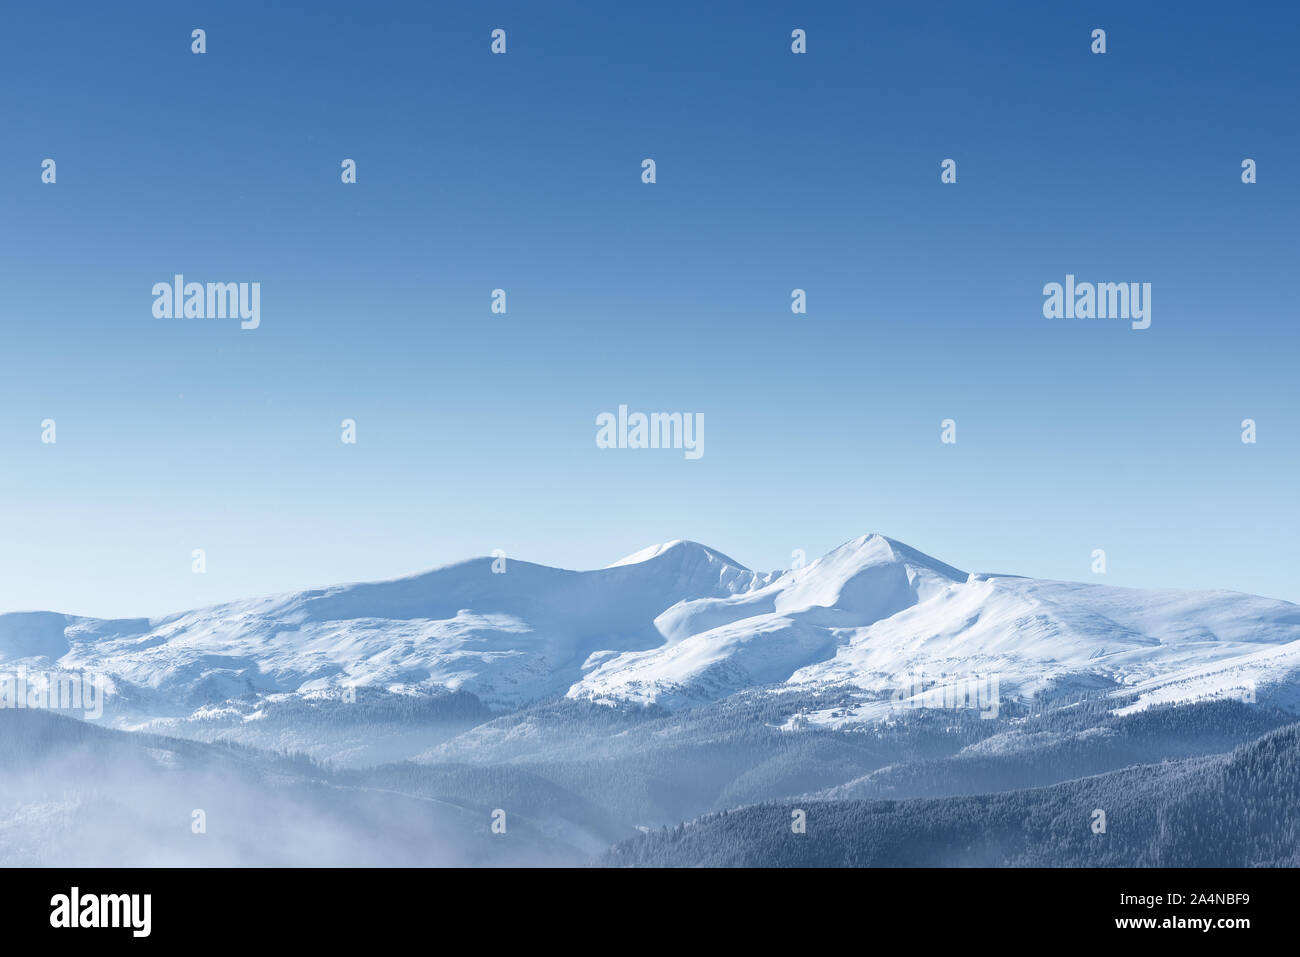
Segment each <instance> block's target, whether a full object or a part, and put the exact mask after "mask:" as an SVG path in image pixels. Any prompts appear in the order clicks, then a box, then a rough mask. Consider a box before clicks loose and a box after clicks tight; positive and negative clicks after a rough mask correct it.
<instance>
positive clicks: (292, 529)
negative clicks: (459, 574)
mask: <svg viewBox="0 0 1300 957" xmlns="http://www.w3.org/2000/svg"><path fill="white" fill-rule="evenodd" d="M894 6H895V7H897V9H891V8H887V7H880V6H876V5H872V6H870V7H868V6H867V5H861V4H852V5H850V4H819V5H816V6H815V9H812V10H810V11H803V10H800V9H799V8H798V7H792V6H791V5H788V4H776V3H743V4H741V3H723V4H709V5H698V4H684V3H683V4H677V3H657V4H654V5H652V6H650V7H643V6H633V5H614V4H608V5H600V6H597V5H591V4H589V5H580V4H550V3H548V4H536V3H492V4H471V3H456V4H450V5H447V4H438V5H436V6H435V5H431V4H409V5H407V4H383V3H377V4H371V5H366V6H363V7H355V8H354V7H353V6H352V5H346V6H344V5H341V4H340V5H337V6H336V5H332V4H321V5H317V4H294V5H290V4H276V5H267V4H263V3H222V4H186V5H178V4H162V3H158V4H144V3H141V4H134V5H131V6H129V7H126V8H122V9H120V10H117V9H109V8H107V7H96V8H86V7H83V6H81V5H72V4H69V5H64V4H58V3H54V4H42V5H39V6H32V5H24V6H19V7H14V8H12V9H10V10H7V11H6V13H5V18H6V22H5V27H4V29H3V30H2V31H0V81H2V82H0V115H3V117H4V135H3V140H2V142H3V146H2V148H0V256H2V257H3V262H4V263H5V268H4V269H3V270H0V303H2V305H0V310H2V313H0V343H2V345H3V348H0V546H2V547H0V611H4V610H15V609H31V608H51V609H56V610H60V611H68V612H75V613H81V614H93V615H100V616H125V615H156V614H162V613H165V612H169V611H174V610H179V609H182V608H187V607H192V606H195V605H199V604H205V603H209V602H214V601H219V600H224V599H231V598H238V597H244V596H249V595H254V594H261V593H267V592H274V591H280V590H288V589H293V588H300V587H306V586H309V585H320V584H330V583H335V582H341V581H350V580H358V579H372V578H383V577H390V576H395V575H400V574H405V573H409V572H413V571H416V570H419V569H422V568H427V567H430V566H434V565H439V564H444V563H447V562H450V561H456V560H459V559H462V558H466V557H470V556H474V555H483V554H487V553H489V552H490V551H492V550H493V549H495V548H501V549H504V550H505V551H506V552H507V554H508V555H510V556H511V557H516V558H522V559H528V560H532V561H539V562H544V563H547V564H554V565H563V566H567V567H576V568H588V567H597V566H600V565H603V564H606V563H608V562H610V561H613V560H614V559H616V558H618V557H620V556H622V555H624V554H626V553H628V552H631V551H635V550H636V549H638V548H640V547H642V546H644V545H647V544H650V543H652V542H658V541H664V540H668V539H673V538H691V539H695V540H698V541H702V542H705V543H707V544H710V545H712V546H714V547H716V548H719V549H721V550H722V551H724V552H727V553H728V554H730V555H733V556H734V557H736V558H737V559H739V560H740V561H742V562H745V563H746V564H748V565H750V566H751V567H757V568H762V569H769V568H778V567H784V566H788V564H789V563H790V557H791V553H792V551H793V550H795V549H802V550H804V551H805V552H806V553H807V554H808V555H809V557H812V556H815V555H817V554H821V553H822V552H824V551H826V550H827V549H829V548H832V547H834V546H835V545H837V544H839V543H840V542H842V541H844V540H846V539H849V538H852V537H855V536H857V535H859V534H862V533H864V532H867V531H879V532H882V533H884V534H887V535H891V536H893V537H895V538H899V539H902V540H903V541H906V542H908V543H909V544H911V545H914V546H915V547H917V548H920V549H921V550H923V551H926V552H929V553H931V554H933V555H935V556H937V557H939V558H942V559H943V560H945V561H948V562H950V563H952V564H955V565H958V566H959V567H963V568H967V569H969V570H985V571H1001V572H1013V573H1020V574H1027V575H1033V576H1038V577H1050V578H1066V579H1079V580H1102V581H1106V582H1108V583H1110V584H1121V585H1135V586H1177V587H1225V588H1233V589H1238V590H1243V591H1251V592H1257V593H1261V594H1266V595H1272V596H1276V597H1281V598H1287V599H1290V600H1300V585H1297V577H1296V575H1295V571H1296V560H1295V557H1294V548H1295V542H1296V538H1297V530H1298V527H1300V506H1298V505H1297V501H1298V500H1300V497H1298V496H1297V493H1296V489H1295V486H1296V481H1295V476H1296V473H1297V466H1298V465H1300V422H1298V421H1297V401H1296V400H1297V389H1298V387H1297V385H1296V374H1295V369H1296V346H1297V341H1298V339H1300V333H1297V325H1296V323H1297V319H1298V318H1300V316H1298V315H1297V301H1296V295H1295V277H1296V254H1297V249H1300V243H1298V242H1297V239H1298V238H1300V237H1297V230H1300V217H1297V212H1298V211H1300V177H1298V176H1297V175H1296V162H1297V156H1300V142H1298V139H1300V137H1298V136H1297V132H1296V125H1295V122H1294V96H1295V91H1296V89H1297V88H1300V83H1298V82H1297V81H1300V66H1297V63H1296V60H1295V56H1294V50H1293V49H1292V48H1291V46H1290V38H1291V37H1293V36H1294V35H1295V30H1296V27H1297V26H1300V12H1297V10H1296V8H1295V7H1294V5H1292V6H1290V8H1289V9H1288V8H1286V7H1281V6H1277V7H1266V6H1263V5H1260V6H1257V7H1253V8H1252V7H1250V6H1246V7H1234V8H1232V10H1231V11H1229V12H1226V13H1225V12H1224V11H1223V10H1221V9H1218V10H1216V8H1214V7H1212V6H1198V5H1196V4H1187V5H1180V6H1179V7H1178V9H1177V11H1176V12H1173V11H1172V10H1162V9H1160V8H1157V7H1152V8H1149V9H1141V10H1138V9H1131V6H1132V5H1129V4H1101V5H1090V9H1089V10H1088V11H1087V12H1084V11H1083V10H1078V11H1070V10H1066V9H1064V5H1055V4H1052V5H1046V4H1038V3H1019V4H1011V5H1007V6H1004V7H999V8H996V9H994V8H991V7H987V6H984V5H976V4H968V3H950V4H944V3H940V4H927V5H925V6H919V5H911V4H905V5H894ZM195 27H202V28H204V29H205V30H206V31H207V46H208V52H207V53H206V54H203V55H194V54H192V53H191V52H190V43H191V40H190V31H191V30H192V29H194V28H195ZM496 27H501V28H504V29H506V30H507V38H508V39H507V42H508V53H507V54H506V55H505V56H493V55H491V54H490V53H489V42H490V36H489V35H490V32H491V30H492V29H493V28H496ZM796 27H799V28H802V29H805V30H806V31H807V33H808V53H807V54H805V55H802V56H796V55H794V54H792V53H791V52H790V31H791V30H792V29H794V28H796ZM1096 27H1101V28H1104V29H1105V30H1106V31H1107V48H1108V50H1107V53H1106V54H1105V55H1100V56H1099V55H1094V54H1092V53H1091V52H1090V49H1089V47H1090V42H1091V41H1090V33H1091V31H1092V30H1093V29H1094V28H1096ZM46 157H50V158H53V159H55V160H56V162H57V164H58V167H57V170H58V181H57V183H55V184H54V185H48V184H43V183H41V181H40V164H41V161H42V160H43V159H45V158H46ZM646 157H652V158H654V159H655V161H656V163H657V174H658V176H657V178H658V181H657V182H656V183H655V184H654V185H646V184H643V183H642V182H641V178H640V174H641V161H642V159H643V158H646ZM949 157H951V158H953V159H955V160H957V163H958V182H957V183H956V184H955V185H945V184H941V183H940V180H939V172H940V169H939V166H940V162H941V161H942V160H943V159H945V158H949ZM1245 157H1250V158H1253V159H1255V160H1256V161H1257V163H1258V178H1259V181H1258V182H1257V183H1256V184H1253V185H1244V184H1242V183H1241V180H1240V164H1241V161H1242V159H1243V158H1245ZM344 158H352V159H355V160H356V162H357V164H358V182H357V183H356V184H355V185H344V184H342V183H341V182H340V177H339V173H340V168H339V164H340V162H341V161H342V160H343V159H344ZM178 272H179V273H184V274H185V275H186V277H187V278H188V279H191V280H197V281H221V282H227V281H258V282H260V283H261V284H262V307H261V311H262V323H261V327H260V328H259V329H257V330H252V331H243V330H240V329H239V328H238V325H237V324H235V323H229V322H220V321H214V322H206V321H201V320H159V319H155V318H154V316H153V314H152V311H151V307H152V302H153V299H152V295H151V292H150V290H151V287H152V286H153V284H154V283H155V282H159V281H169V280H170V278H171V277H172V276H173V275H174V274H175V273H178ZM1066 273H1074V274H1076V275H1077V276H1078V277H1079V279H1080V280H1092V281H1126V282H1127V281H1134V282H1137V281H1140V282H1150V283H1151V284H1152V307H1153V310H1152V325H1151V328H1150V329H1147V330H1145V331H1133V330H1131V329H1130V328H1129V327H1128V324H1127V323H1124V322H1117V321H1107V320H1077V321H1070V320H1048V319H1044V318H1043V315H1042V303H1043V296H1042V287H1043V285H1044V284H1045V283H1048V282H1053V281H1055V282H1061V281H1062V280H1063V279H1064V276H1065V275H1066ZM498 287H500V288H504V289H505V290H506V291H507V296H508V313H507V315H506V316H494V315H492V314H491V312H490V310H489V305H490V293H491V290H493V289H494V288H498ZM796 287H798V288H803V289H806V290H807V293H808V314H807V315H806V316H795V315H792V314H791V312H790V307H789V306H790V292H791V290H792V289H794V288H796ZM620 404H626V405H628V406H629V407H630V408H631V409H633V410H640V411H645V412H651V411H683V412H700V413H703V414H704V418H705V423H706V426H705V454H704V456H703V458H701V459H699V460H698V461H687V460H686V459H685V458H684V457H683V455H682V454H681V453H680V452H677V451H671V450H667V451H664V450H617V451H615V450H601V449H598V448H597V447H596V445H595V441H594V439H595V417H596V415H597V414H598V413H600V412H604V411H614V410H616V409H617V407H618V405H620ZM45 418H53V419H54V420H55V421H56V423H57V438H58V441H57V443H56V444H54V445H47V444H42V443H41V441H40V435H41V428H40V423H41V421H42V420H43V419H45ZM344 418H353V419H355V420H356V421H357V426H358V441H357V443H356V444H355V445H345V444H343V443H342V442H341V441H340V422H341V420H342V419H344ZM945 418H953V419H955V420H956V422H957V438H958V441H957V443H956V444H955V445H944V444H941V443H940V441H939V438H940V422H941V420H943V419H945ZM1244 418H1253V419H1255V420H1256V421H1257V423H1258V442H1257V444H1255V445H1245V444H1243V443H1242V442H1241V439H1240V436H1241V427H1240V423H1241V421H1242V419H1244ZM195 548H203V549H205V550H206V552H207V564H208V570H207V573H206V574H205V575H194V574H192V572H191V565H190V555H191V551H192V550H193V549H195ZM1096 548H1102V549H1105V551H1106V554H1107V562H1108V571H1107V574H1106V575H1105V576H1104V577H1102V576H1094V575H1093V574H1092V572H1091V567H1090V566H1091V553H1092V550H1093V549H1096Z"/></svg>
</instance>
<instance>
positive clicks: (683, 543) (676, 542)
mask: <svg viewBox="0 0 1300 957" xmlns="http://www.w3.org/2000/svg"><path fill="white" fill-rule="evenodd" d="M666 555H677V556H680V557H682V558H685V557H687V556H694V557H699V558H703V559H706V560H713V561H717V562H721V563H722V564H724V565H730V566H731V567H732V568H736V569H739V570H741V571H749V569H748V568H747V567H745V566H744V565H742V564H740V562H738V561H736V560H735V559H734V558H730V557H728V556H726V555H724V554H722V552H720V551H718V550H717V549H715V548H709V547H708V546H707V545H701V544H700V543H699V542H692V541H689V540H688V539H685V538H674V539H673V540H672V541H670V542H663V543H662V544H659V545H650V546H648V547H646V548H643V549H641V550H640V551H637V552H633V553H632V554H631V555H625V556H624V557H622V558H620V559H619V560H618V561H616V562H613V563H611V564H609V565H606V566H605V567H606V568H620V567H622V566H624V565H640V564H642V563H643V562H648V561H652V560H654V559H656V558H661V557H663V556H666Z"/></svg>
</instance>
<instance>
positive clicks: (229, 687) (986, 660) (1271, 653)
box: [0, 535, 1300, 726]
mask: <svg viewBox="0 0 1300 957" xmlns="http://www.w3.org/2000/svg"><path fill="white" fill-rule="evenodd" d="M20 664H21V665H25V666H26V667H28V668H29V670H31V669H41V668H46V669H59V670H65V671H66V670H72V671H80V670H84V671H91V672H94V673H99V674H103V675H106V676H108V677H110V679H111V685H110V686H111V687H113V688H117V689H119V690H120V689H124V688H129V689H130V690H131V691H132V692H133V694H132V696H131V700H132V708H133V709H134V710H135V712H136V713H135V719H136V720H139V719H140V718H141V717H142V716H143V717H145V718H148V717H167V716H182V715H188V714H191V713H193V712H194V711H195V709H202V708H216V707H220V706H221V704H222V703H223V702H225V701H227V700H228V699H231V698H235V697H238V696H240V695H243V694H246V693H247V692H248V691H250V690H254V691H258V692H262V693H271V694H287V695H295V694H297V695H315V694H321V693H326V692H329V691H330V690H331V689H339V688H342V687H347V686H370V687H382V688H387V689H390V690H395V691H413V690H431V689H434V688H450V689H464V690H466V691H470V692H472V693H474V694H476V695H478V696H480V697H481V698H482V699H483V700H484V701H485V702H486V703H488V704H489V705H492V706H494V707H501V708H507V707H515V706H518V705H521V704H524V703H527V702H529V701H533V700H537V699H539V698H542V697H545V696H549V695H554V694H567V695H569V696H570V697H574V698H588V699H590V700H593V701H603V702H610V701H637V702H656V703H659V704H661V705H664V706H666V707H670V708H674V707H683V706H688V705H691V704H694V703H699V702H702V701H709V700H714V699H717V698H720V697H723V696H726V695H728V694H731V693H734V692H736V691H739V690H743V689H746V688H750V687H753V686H757V685H782V686H785V687H791V688H801V689H804V688H807V689H816V688H820V687H847V688H850V689H856V690H857V691H860V692H861V693H862V703H861V705H860V706H858V707H854V708H851V709H848V710H847V711H846V710H845V709H844V708H839V709H837V710H838V714H837V715H835V716H831V715H830V714H829V713H827V714H818V713H813V714H810V715H807V716H806V720H807V722H808V723H811V724H818V723H826V724H835V725H836V726H840V725H843V724H845V723H846V722H847V723H854V722H865V721H874V720H880V719H881V718H882V717H887V716H888V713H889V710H890V708H891V707H896V706H897V702H896V701H893V700H891V698H892V697H894V693H895V692H897V691H898V689H900V688H905V687H908V686H909V683H910V682H912V681H913V680H915V679H916V678H917V677H924V679H926V680H927V681H929V682H935V681H938V682H941V683H942V682H944V681H952V680H958V681H960V680H964V679H966V678H968V677H974V676H977V675H980V676H986V677H987V676H990V675H995V676H997V677H998V679H999V681H1000V693H1001V695H1002V697H1003V698H1007V697H1021V698H1023V697H1027V696H1029V695H1032V694H1034V693H1035V692H1050V693H1058V692H1061V691H1071V690H1073V691H1078V690H1084V689H1091V690H1100V691H1106V692H1113V693H1121V692H1122V693H1126V694H1137V695H1138V696H1139V698H1138V701H1137V703H1136V704H1134V705H1131V706H1130V707H1132V708H1140V707H1148V706H1150V705H1151V704H1156V703H1161V702H1166V701H1181V700H1197V699H1201V698H1207V697H1215V696H1222V695H1225V694H1235V695H1240V694H1243V693H1244V689H1255V690H1256V691H1257V692H1258V693H1259V694H1260V695H1261V696H1262V697H1263V698H1266V699H1268V700H1274V701H1277V702H1278V703H1284V704H1285V703H1288V702H1290V703H1291V704H1300V700H1297V699H1298V698H1300V695H1298V694H1297V691H1296V688H1297V683H1296V680H1295V678H1296V675H1298V674H1300V607H1297V606H1296V605H1292V604H1290V603H1288V602H1282V601H1275V600H1272V599H1266V598H1257V597H1253V596H1249V595H1242V594H1238V593H1234V592H1225V591H1203V592H1193V591H1175V590H1138V589H1125V588H1114V587H1110V586H1105V585H1097V584H1079V583H1071V582H1051V581H1040V580H1035V579H1030V578H1018V577H1013V576H1004V575H988V574H978V575H975V574H967V573H966V572H963V571H960V570H958V569H956V568H953V567H952V566H949V565H946V564H944V563H943V562H940V561H938V560H936V559H934V558H931V557H930V556H928V555H925V554H923V553H921V552H919V551H917V550H915V549H913V548H910V547H909V546H907V545H904V544H902V543H901V542H897V541H894V540H892V539H889V538H885V537H883V536H880V535H865V536H862V537H860V538H856V539H853V540H852V541H849V542H846V543H845V544H843V545H841V546H840V547H838V548H836V549H833V550H832V551H831V552H829V553H828V554H826V555H824V556H822V557H821V558H819V559H817V560H816V561H814V562H812V563H811V564H809V565H807V566H805V567H802V568H799V569H795V570H791V571H785V572H774V573H771V574H761V573H757V572H754V571H752V570H750V569H748V568H746V567H745V566H743V565H741V564H740V563H739V562H736V561H735V560H733V559H731V558H728V557H727V556H726V555H724V554H722V553H721V552H717V551H715V550H713V549H711V548H708V547H706V546H703V545H700V544H698V543H695V542H690V541H685V540H675V541H671V542H667V543H664V544H662V545H654V546H651V547H649V548H646V549H643V550H641V551H639V552H636V553H634V554H632V555H629V556H628V557H626V558H624V559H622V560H620V561H617V562H615V563H614V564H612V565H610V566H607V567H605V568H602V569H596V570H593V571H568V570H564V569H558V568H550V567H547V566H545V565H538V564H533V563H530V562H524V561H517V560H511V561H510V562H508V564H507V569H506V572H505V574H496V573H494V572H493V561H492V559H491V558H480V559H473V560H470V561H466V562H461V563H457V564H454V565H449V566H446V567H444V568H439V569H434V570H432V571H429V572H425V573H422V574H419V575H413V576H409V577H406V578H400V579H394V580H390V581H383V582H371V583H360V584H350V585H340V586H335V587H331V588H321V589H312V590H308V591H302V592H294V593H289V594H284V595H276V596H269V597H261V598H254V599H249V600H246V601H239V602H231V603H228V604H224V605H218V606H213V607H209V608H202V609H196V610H194V611H189V612H185V613H182V614H178V615H171V616H168V617H165V618H160V619H131V620H124V621H101V620H97V619H90V618H77V617H73V616H63V615H55V614H52V613H48V612H29V613H18V614H9V615H0V668H3V669H4V670H5V671H12V670H13V669H14V667H16V666H17V665H20ZM1234 689H1235V690H1234ZM110 705H111V702H110ZM1288 706H1290V705H1288Z"/></svg>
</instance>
